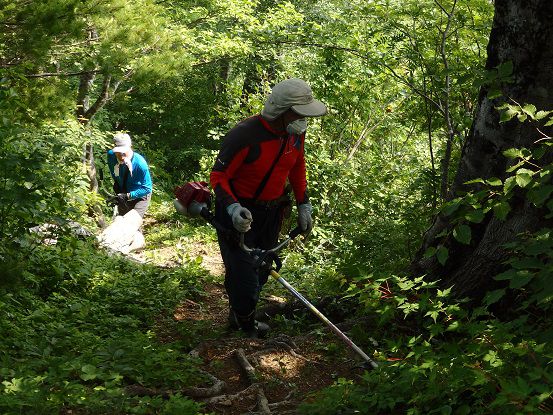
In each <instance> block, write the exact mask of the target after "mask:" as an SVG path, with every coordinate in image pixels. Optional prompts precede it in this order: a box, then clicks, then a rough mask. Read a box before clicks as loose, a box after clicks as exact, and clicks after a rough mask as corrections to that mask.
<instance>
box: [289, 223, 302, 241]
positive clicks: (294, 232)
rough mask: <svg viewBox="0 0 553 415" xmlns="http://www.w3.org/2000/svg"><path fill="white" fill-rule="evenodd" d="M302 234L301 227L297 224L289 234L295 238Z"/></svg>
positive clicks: (291, 237)
mask: <svg viewBox="0 0 553 415" xmlns="http://www.w3.org/2000/svg"><path fill="white" fill-rule="evenodd" d="M299 235H301V227H299V226H296V227H295V228H294V229H292V230H291V231H290V233H289V234H288V236H289V237H290V239H294V238H296V237H297V236H299Z"/></svg>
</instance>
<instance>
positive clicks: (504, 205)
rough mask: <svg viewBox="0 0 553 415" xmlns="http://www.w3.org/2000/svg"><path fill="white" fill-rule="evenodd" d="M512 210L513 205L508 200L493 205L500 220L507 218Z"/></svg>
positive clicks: (494, 211)
mask: <svg viewBox="0 0 553 415" xmlns="http://www.w3.org/2000/svg"><path fill="white" fill-rule="evenodd" d="M510 211H511V205H509V203H508V202H499V203H497V204H496V205H494V207H493V213H494V215H495V216H496V218H497V219H500V220H505V218H506V217H507V215H508V214H509V212H510Z"/></svg>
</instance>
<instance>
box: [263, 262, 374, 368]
mask: <svg viewBox="0 0 553 415" xmlns="http://www.w3.org/2000/svg"><path fill="white" fill-rule="evenodd" d="M271 276H272V277H273V278H275V279H276V280H277V281H278V282H279V283H280V284H282V286H284V287H285V288H286V289H287V290H288V291H290V292H291V293H292V295H294V297H296V298H297V299H298V300H300V301H301V302H302V303H303V304H304V305H305V306H306V307H307V308H308V309H309V310H311V312H313V314H315V315H316V316H317V317H318V318H319V319H320V320H321V321H322V322H323V323H325V324H326V325H327V326H328V327H329V328H330V329H331V330H332V331H333V332H334V333H335V334H336V335H337V336H338V337H340V338H341V339H342V340H343V341H344V343H346V344H347V345H348V346H349V347H350V348H351V349H353V350H354V351H355V352H356V353H357V354H358V355H359V356H361V357H362V358H363V359H364V360H365V361H366V362H368V363H369V364H370V365H371V366H372V368H373V369H376V368H377V367H378V364H377V363H376V362H375V361H374V360H372V359H371V358H370V357H369V356H368V355H367V354H366V353H365V352H364V351H363V350H361V349H360V348H359V346H357V345H356V344H355V343H354V342H353V341H352V340H351V339H350V338H349V337H348V336H346V335H345V334H344V333H343V332H342V331H341V330H340V329H339V328H338V327H336V326H335V325H334V324H333V323H332V321H330V320H329V319H328V318H326V317H325V316H324V314H323V313H321V312H320V311H319V310H317V308H315V306H314V305H313V304H311V303H310V302H309V301H308V300H307V299H306V298H305V297H304V296H303V295H301V294H300V293H299V292H298V291H297V290H296V289H295V288H294V287H292V286H291V285H290V284H289V283H288V281H286V280H285V279H284V278H282V277H281V276H280V275H279V274H278V272H276V271H275V270H271Z"/></svg>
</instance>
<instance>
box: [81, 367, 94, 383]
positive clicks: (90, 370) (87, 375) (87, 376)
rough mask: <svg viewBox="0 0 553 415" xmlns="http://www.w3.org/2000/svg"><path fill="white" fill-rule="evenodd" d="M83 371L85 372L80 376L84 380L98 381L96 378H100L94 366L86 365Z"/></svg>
mask: <svg viewBox="0 0 553 415" xmlns="http://www.w3.org/2000/svg"><path fill="white" fill-rule="evenodd" d="M81 371H82V372H83V373H81V375H80V376H81V379H82V380H92V379H96V377H97V376H98V373H97V372H96V366H93V365H84V366H83V367H81Z"/></svg>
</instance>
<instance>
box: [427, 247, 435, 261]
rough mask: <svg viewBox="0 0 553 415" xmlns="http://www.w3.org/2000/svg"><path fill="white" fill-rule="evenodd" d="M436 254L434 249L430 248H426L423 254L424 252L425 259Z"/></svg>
mask: <svg viewBox="0 0 553 415" xmlns="http://www.w3.org/2000/svg"><path fill="white" fill-rule="evenodd" d="M435 253H436V248H435V247H433V246H431V247H430V248H428V249H427V250H426V251H425V252H424V257H425V258H430V257H431V256H434V254H435Z"/></svg>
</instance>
